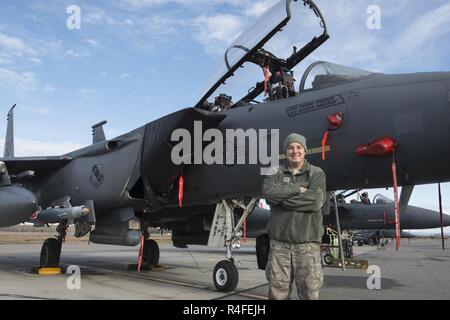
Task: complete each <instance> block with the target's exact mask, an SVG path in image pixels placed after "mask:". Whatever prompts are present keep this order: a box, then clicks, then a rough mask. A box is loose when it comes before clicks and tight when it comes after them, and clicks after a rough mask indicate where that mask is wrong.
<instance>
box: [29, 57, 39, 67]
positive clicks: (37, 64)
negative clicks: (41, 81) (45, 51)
mask: <svg viewBox="0 0 450 320" xmlns="http://www.w3.org/2000/svg"><path fill="white" fill-rule="evenodd" d="M28 60H30V61H31V63H33V64H34V65H35V66H40V65H41V64H42V60H41V59H39V58H36V57H30V58H29V59H28Z"/></svg>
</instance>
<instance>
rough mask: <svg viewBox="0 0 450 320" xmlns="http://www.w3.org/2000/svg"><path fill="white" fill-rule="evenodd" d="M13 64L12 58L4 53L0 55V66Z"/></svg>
mask: <svg viewBox="0 0 450 320" xmlns="http://www.w3.org/2000/svg"><path fill="white" fill-rule="evenodd" d="M12 62H13V58H12V57H11V56H10V55H9V54H6V53H0V64H11V63H12Z"/></svg>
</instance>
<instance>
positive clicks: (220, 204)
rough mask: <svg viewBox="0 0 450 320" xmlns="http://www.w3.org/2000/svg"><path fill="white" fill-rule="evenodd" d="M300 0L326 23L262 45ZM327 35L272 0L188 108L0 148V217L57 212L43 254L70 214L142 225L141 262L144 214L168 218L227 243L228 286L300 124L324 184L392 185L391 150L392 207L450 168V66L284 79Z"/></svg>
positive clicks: (55, 248)
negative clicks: (42, 146)
mask: <svg viewBox="0 0 450 320" xmlns="http://www.w3.org/2000/svg"><path fill="white" fill-rule="evenodd" d="M303 5H304V6H303ZM300 7H301V8H302V10H303V11H301V10H300ZM305 10H306V11H307V12H309V13H312V14H314V15H315V17H316V18H317V20H318V22H319V27H320V28H321V32H322V33H321V34H320V35H318V36H315V37H314V38H313V39H312V40H311V41H309V42H308V43H307V44H306V45H304V46H303V47H301V48H300V49H298V48H297V47H294V49H293V50H292V53H291V54H290V55H288V56H285V57H282V56H276V55H275V54H273V53H271V52H270V51H269V48H270V46H269V44H270V40H271V39H272V38H274V37H276V36H279V35H281V34H282V33H283V30H284V29H285V28H286V27H287V26H288V24H290V23H291V22H292V21H294V19H293V17H294V16H295V15H296V14H298V13H299V12H304V11H305ZM298 32H302V29H301V28H298ZM328 38H329V35H328V32H327V26H326V22H325V19H324V17H323V16H322V14H321V12H320V10H319V8H318V7H317V6H316V5H315V4H314V2H313V1H311V0H303V1H294V2H293V1H291V0H282V1H279V2H278V3H276V4H275V5H274V6H273V7H271V8H270V9H269V10H268V11H267V12H266V13H264V14H263V15H262V16H261V17H260V18H259V19H258V21H256V22H255V24H254V25H253V26H252V27H251V28H250V29H249V30H248V31H247V32H244V33H242V34H241V35H240V36H239V37H238V39H237V40H236V41H235V42H234V43H233V44H232V45H231V46H230V47H229V48H228V49H227V50H226V52H225V55H224V59H223V62H222V63H221V64H220V65H219V66H218V68H217V69H216V70H215V72H214V74H213V77H212V78H211V80H210V81H209V82H208V84H209V85H208V87H207V88H206V89H205V91H204V92H203V93H202V95H201V98H200V99H199V101H198V102H197V103H196V105H195V106H193V107H192V108H187V109H183V110H180V111H178V112H175V113H173V114H170V115H167V116H165V117H163V118H160V119H157V120H155V121H152V122H150V123H148V124H146V125H144V126H142V127H140V128H137V129H135V130H133V131H131V132H129V133H126V134H124V135H121V136H119V137H117V138H114V139H111V140H106V139H105V136H104V134H103V130H102V124H98V125H97V126H94V141H93V144H92V145H90V146H88V147H85V148H83V149H80V150H76V151H73V152H70V153H68V154H65V155H63V156H59V157H32V158H18V157H13V153H11V152H10V151H9V153H8V152H7V153H6V155H5V157H4V158H2V159H0V161H1V164H0V219H14V218H11V217H16V218H17V221H18V222H20V221H23V220H24V219H26V218H28V217H30V216H32V217H33V220H34V221H35V222H36V223H37V224H39V223H59V227H58V235H57V237H56V238H51V239H47V240H46V241H45V242H44V244H43V246H42V251H41V266H43V267H48V266H57V265H58V264H59V260H60V254H61V244H62V240H63V239H64V237H65V234H66V229H67V226H68V225H69V224H71V223H73V224H75V229H76V232H75V235H76V236H77V237H81V236H85V235H87V234H90V240H91V242H94V243H102V244H115V245H128V246H135V245H137V244H138V243H139V242H140V239H141V237H142V236H144V237H145V239H146V241H145V245H144V262H146V263H148V264H157V263H158V260H159V249H158V245H157V244H156V242H155V241H153V240H151V239H148V234H147V230H148V227H164V228H168V229H171V230H173V242H174V244H175V245H177V246H186V245H188V244H208V245H210V246H225V247H226V248H227V259H225V260H223V261H220V262H219V263H218V264H217V265H216V268H215V270H214V275H213V280H214V284H215V286H216V288H217V289H218V290H233V289H234V288H235V287H236V285H237V283H238V271H237V268H236V266H235V263H234V260H233V255H232V249H233V248H236V247H239V244H240V237H241V236H242V231H241V229H242V225H243V221H244V220H245V219H246V217H247V215H248V214H249V213H250V212H252V211H253V209H254V206H255V203H256V200H257V199H258V198H260V197H261V185H262V181H263V179H264V175H263V174H262V173H264V172H265V171H264V170H263V169H268V167H270V166H271V165H272V164H273V163H274V162H275V163H276V162H277V161H278V160H279V158H280V157H279V154H280V153H283V152H282V150H281V149H280V148H279V141H283V139H284V138H285V137H286V136H287V135H288V134H290V133H291V132H301V133H302V134H303V135H305V136H306V137H307V138H308V145H309V148H310V149H309V155H308V160H309V161H310V162H311V163H313V164H316V165H318V166H320V167H321V168H323V170H324V171H325V172H326V175H327V189H328V190H330V191H331V190H344V189H355V188H376V187H385V186H391V185H392V181H393V177H392V171H391V168H392V162H393V160H394V159H395V163H396V167H397V173H396V175H397V178H398V179H397V180H398V185H400V186H403V190H402V195H401V199H400V211H401V209H402V208H404V207H405V206H406V205H407V203H408V200H409V197H410V195H411V192H412V189H413V187H412V186H414V185H416V184H426V183H436V182H444V181H449V180H450V166H449V165H448V159H449V158H450V149H449V147H448V146H449V145H450V88H449V86H450V73H449V72H433V73H414V74H401V75H388V74H381V73H372V72H368V71H364V70H358V69H353V68H350V67H344V66H340V65H336V64H333V63H328V62H323V61H319V62H316V63H313V64H312V65H311V66H310V67H309V68H307V70H306V71H305V73H304V74H303V76H302V78H301V80H300V85H299V87H296V86H294V78H293V73H292V70H293V68H294V67H295V66H296V65H297V64H298V63H300V62H301V61H303V60H304V59H305V58H306V57H307V56H309V55H310V54H311V53H312V52H313V51H315V50H316V49H317V48H318V47H319V46H321V45H322V44H323V43H324V42H325V41H326V40H327V39H328ZM355 54H357V53H355ZM248 66H253V67H255V66H256V67H258V68H261V69H262V70H263V72H264V80H263V81H260V82H257V83H256V84H255V85H253V86H252V87H251V88H249V89H248V91H245V93H244V94H243V95H242V96H240V97H238V99H235V100H236V102H233V101H232V99H231V97H230V96H229V93H228V92H227V91H226V88H227V87H226V84H228V82H231V81H233V80H235V79H238V78H239V75H240V73H241V72H242V71H244V70H246V68H247V67H248ZM211 97H212V98H215V100H214V101H215V102H214V103H213V104H212V103H209V102H208V99H210V98H211ZM234 97H235V98H236V95H235V96H234ZM258 99H259V100H258ZM230 132H231V135H230V134H229V133H230ZM233 133H234V135H233ZM324 133H326V134H324ZM227 134H228V135H227ZM186 135H189V136H191V137H194V138H193V139H192V140H191V141H189V140H185V138H186ZM221 137H226V138H227V139H222V138H221ZM229 137H231V138H230V139H228V138H229ZM186 139H187V138H186ZM255 139H256V140H255ZM247 142H248V143H247ZM7 144H8V141H7ZM268 146H270V147H268ZM274 146H276V147H277V148H275V150H274V148H273V147H274ZM255 148H256V149H255ZM258 148H259V150H258ZM268 149H272V152H271V153H270V154H269V153H268V152H261V150H263V151H264V150H268ZM7 150H12V149H8V148H7ZM256 154H257V155H258V157H256V156H255V155H256ZM174 156H177V157H174ZM281 158H282V156H281ZM266 173H267V172H266ZM92 229H94V230H92Z"/></svg>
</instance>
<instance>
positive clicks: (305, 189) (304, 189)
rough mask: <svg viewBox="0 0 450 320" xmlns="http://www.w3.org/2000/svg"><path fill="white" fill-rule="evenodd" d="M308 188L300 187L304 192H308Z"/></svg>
mask: <svg viewBox="0 0 450 320" xmlns="http://www.w3.org/2000/svg"><path fill="white" fill-rule="evenodd" d="M307 190H308V189H307V188H305V187H300V193H304V192H306V191H307Z"/></svg>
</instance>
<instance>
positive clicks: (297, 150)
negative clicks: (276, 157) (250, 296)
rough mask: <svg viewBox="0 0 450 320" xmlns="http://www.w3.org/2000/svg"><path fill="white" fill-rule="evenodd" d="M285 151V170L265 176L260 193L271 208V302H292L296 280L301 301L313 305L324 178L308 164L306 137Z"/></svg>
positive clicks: (294, 139)
mask: <svg viewBox="0 0 450 320" xmlns="http://www.w3.org/2000/svg"><path fill="white" fill-rule="evenodd" d="M283 148H284V153H285V155H286V159H287V164H280V166H279V168H277V171H276V173H275V174H273V175H269V176H267V177H266V179H265V180H264V184H263V188H262V193H263V195H264V197H265V199H266V201H267V202H268V203H269V205H270V208H271V209H270V213H271V218H270V221H269V225H268V230H269V238H270V252H269V259H268V263H267V267H266V276H267V279H268V281H269V299H276V300H281V299H290V296H291V290H292V282H293V281H294V279H295V284H296V286H297V292H298V296H299V298H300V299H302V300H317V299H319V289H320V288H321V287H322V284H323V270H322V264H321V255H320V243H321V240H322V235H323V232H324V229H323V223H322V211H321V208H322V206H323V204H324V202H325V196H326V180H325V173H324V172H323V170H322V169H321V168H319V167H316V166H313V165H311V164H310V163H308V162H307V161H306V159H305V154H306V151H307V146H306V138H305V137H304V136H302V135H299V134H296V133H292V134H290V135H289V136H287V138H286V139H285V140H284V143H283Z"/></svg>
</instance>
